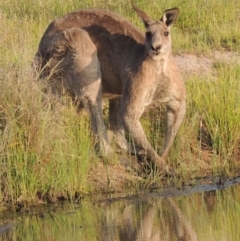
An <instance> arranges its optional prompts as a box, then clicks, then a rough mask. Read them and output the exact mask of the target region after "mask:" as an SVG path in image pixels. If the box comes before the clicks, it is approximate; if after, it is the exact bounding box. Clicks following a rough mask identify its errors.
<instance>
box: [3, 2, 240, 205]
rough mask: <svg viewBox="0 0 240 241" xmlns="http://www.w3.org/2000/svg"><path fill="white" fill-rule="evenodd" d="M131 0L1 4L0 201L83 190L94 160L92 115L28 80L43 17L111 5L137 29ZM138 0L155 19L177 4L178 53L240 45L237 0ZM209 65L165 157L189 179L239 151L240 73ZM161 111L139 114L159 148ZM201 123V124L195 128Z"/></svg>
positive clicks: (191, 87) (192, 82)
mask: <svg viewBox="0 0 240 241" xmlns="http://www.w3.org/2000/svg"><path fill="white" fill-rule="evenodd" d="M130 2H131V1H115V2H114V3H113V2H112V1H90V0H89V1H75V0H73V1H70V2H69V1H67V2H64V4H63V3H59V1H57V0H50V1H47V2H46V1H45V2H43V1H40V0H37V1H34V3H33V2H32V1H26V0H21V1H17V2H16V1H13V0H6V1H4V2H3V3H1V14H0V15H1V17H0V19H1V26H2V27H1V29H0V33H1V40H0V43H1V44H0V56H1V57H0V157H1V163H0V181H1V183H2V186H1V189H0V199H1V200H2V199H3V200H5V201H7V200H9V199H11V200H14V201H17V200H18V201H21V200H27V201H29V202H30V201H32V200H34V198H35V195H36V192H37V191H39V195H40V196H41V195H42V194H46V193H48V196H49V199H50V200H52V199H54V193H55V194H56V193H58V194H59V195H60V196H61V195H63V196H67V195H72V194H74V193H76V192H83V193H84V192H87V191H88V188H89V187H88V183H87V181H86V180H87V174H88V170H89V168H90V167H91V163H92V162H93V161H92V160H93V159H94V157H95V155H94V154H93V153H94V152H93V151H92V150H93V143H92V140H91V138H90V131H89V120H88V118H87V117H85V116H79V115H77V114H76V112H75V108H74V107H73V106H72V104H71V101H69V100H68V99H66V100H61V101H59V100H54V99H53V98H51V97H49V96H47V95H45V94H43V93H42V92H41V89H42V87H43V86H41V85H42V84H40V83H36V82H35V81H34V79H33V77H32V75H31V73H30V72H31V71H30V65H31V61H32V59H33V56H34V54H35V52H36V50H37V45H38V42H39V39H40V37H41V36H42V34H43V32H44V30H45V29H46V27H47V25H48V24H49V22H50V21H51V20H52V19H54V18H55V17H57V16H60V15H63V14H65V13H66V12H69V11H72V10H75V9H78V8H85V7H102V8H107V9H110V10H114V11H116V12H119V13H120V14H123V15H124V16H126V17H128V18H129V19H131V21H133V22H134V23H135V24H137V25H138V26H139V27H140V28H141V29H143V26H142V22H141V21H140V20H139V18H138V17H137V15H136V14H135V13H134V12H133V11H132V9H131V3H130ZM135 2H136V4H137V5H139V7H141V8H143V9H145V10H146V11H147V12H149V13H151V15H153V16H154V18H159V17H160V15H161V13H162V11H163V9H166V8H170V7H174V6H178V7H179V8H180V10H181V14H180V17H179V20H178V21H177V23H176V25H175V26H174V27H173V33H174V34H173V45H174V49H175V50H176V51H190V52H191V51H192V52H202V51H206V52H207V51H209V50H210V49H213V48H214V49H221V48H226V49H227V50H237V49H238V48H239V46H240V45H239V41H240V36H239V33H240V32H239V31H238V30H237V26H239V21H240V18H239V8H238V6H236V4H238V3H236V1H234V0H229V1H226V3H225V2H224V1H221V3H220V2H219V1H217V0H213V1H209V2H208V3H207V5H205V4H206V1H188V2H186V1H184V2H182V3H179V1H176V0H169V1H163V2H162V3H161V4H160V5H159V3H157V2H155V1H153V2H151V4H149V2H147V1H135ZM206 9H207V10H208V11H206ZM209 14H210V15H209ZM233 23H234V24H233ZM216 69H217V71H218V76H217V79H216V80H214V81H207V82H206V81H203V80H201V79H197V78H190V79H189V80H188V81H187V83H186V85H187V90H188V94H187V95H188V97H187V98H188V103H187V104H188V111H187V115H186V118H185V121H184V123H183V126H182V127H181V130H180V132H179V134H178V137H177V140H176V142H175V144H174V147H173V148H172V151H171V156H170V158H169V160H170V162H171V163H173V165H174V166H175V167H176V168H177V169H178V170H179V171H180V172H181V173H183V177H184V175H186V176H189V170H190V171H191V173H192V175H196V174H198V175H200V174H201V173H204V172H205V170H206V168H208V169H209V167H210V168H212V169H213V170H216V172H218V171H219V169H222V168H225V170H227V171H229V170H230V169H229V167H231V166H232V164H233V161H234V159H235V156H236V154H239V147H238V146H239V140H240V136H239V135H240V134H239V129H240V128H239V125H240V124H239V123H240V122H239V119H240V113H239V109H240V108H239V106H240V103H239V98H238V96H239V88H240V87H239V84H238V83H239V81H238V76H239V72H240V70H239V67H237V66H234V65H233V66H229V65H224V64H217V65H216ZM59 102H62V103H64V102H67V103H66V105H64V106H68V107H67V108H65V107H63V106H62V105H60V104H59ZM160 112H161V111H158V113H159V114H156V112H155V113H154V112H153V113H152V112H151V113H150V114H149V115H146V117H145V118H144V119H143V120H142V122H143V125H144V128H145V130H146V133H147V135H148V138H149V140H150V141H151V143H152V144H153V146H154V148H155V149H156V150H157V151H158V152H160V150H161V146H162V143H163V125H162V123H163V122H160V119H162V114H161V113H160ZM149 119H150V121H149ZM156 120H157V121H156ZM159 123H160V124H159ZM200 124H203V126H204V128H199V125H200ZM199 130H200V133H203V134H204V135H201V134H199ZM203 148H204V150H207V152H206V151H205V152H203ZM206 155H207V156H206ZM95 158H96V157H95ZM203 159H204V160H205V159H206V160H207V163H206V162H203V161H202V160H203ZM179 164H180V165H179Z"/></svg>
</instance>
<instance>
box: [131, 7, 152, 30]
mask: <svg viewBox="0 0 240 241" xmlns="http://www.w3.org/2000/svg"><path fill="white" fill-rule="evenodd" d="M133 9H134V10H135V11H136V12H137V14H138V16H139V17H140V18H141V19H142V21H143V23H144V25H145V27H148V26H149V25H150V24H151V23H153V22H154V21H153V20H152V19H151V18H150V17H149V16H148V15H147V14H146V13H145V12H144V11H142V10H141V9H139V8H138V7H137V6H136V5H133Z"/></svg>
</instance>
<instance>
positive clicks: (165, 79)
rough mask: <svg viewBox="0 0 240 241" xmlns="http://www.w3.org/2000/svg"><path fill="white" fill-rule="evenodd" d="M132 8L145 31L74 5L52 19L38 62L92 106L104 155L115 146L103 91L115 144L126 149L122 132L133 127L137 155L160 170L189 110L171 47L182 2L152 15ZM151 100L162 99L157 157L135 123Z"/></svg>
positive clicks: (93, 122) (113, 16)
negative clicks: (160, 145)
mask: <svg viewBox="0 0 240 241" xmlns="http://www.w3.org/2000/svg"><path fill="white" fill-rule="evenodd" d="M133 9H134V10H135V11H136V13H137V14H138V16H139V17H140V18H141V19H142V21H143V23H144V26H145V28H146V33H145V36H144V34H143V33H142V32H141V31H140V30H139V29H138V28H137V27H136V26H134V25H133V24H132V23H131V22H129V21H128V20H127V19H125V18H124V17H122V16H120V15H118V14H116V13H113V12H110V11H105V10H99V9H85V10H78V11H75V12H72V13H69V14H67V15H65V16H63V17H60V18H58V19H55V20H54V21H53V22H51V23H50V25H49V26H48V28H47V29H46V31H45V33H44V34H43V36H42V38H41V40H40V43H39V47H38V51H37V53H36V56H35V63H36V66H38V69H39V71H41V72H47V69H50V72H51V73H52V72H54V74H55V79H57V80H58V81H59V80H60V81H59V82H60V83H61V84H62V85H63V87H65V88H66V89H67V90H68V91H70V92H71V93H72V94H74V95H75V96H76V98H78V99H80V100H81V101H82V102H83V105H84V106H85V107H86V108H87V109H88V110H89V113H90V120H91V127H92V131H93V132H94V133H95V134H96V136H97V137H98V138H99V143H100V151H101V153H102V154H103V155H105V156H108V155H110V154H111V153H112V152H113V151H112V148H111V146H110V141H109V139H108V136H107V131H106V127H105V125H104V122H103V115H102V98H107V99H108V100H109V129H110V131H111V133H112V136H113V139H114V141H115V143H116V145H117V146H118V147H119V148H120V149H122V150H124V151H131V150H129V144H128V143H127V141H126V139H125V132H128V133H130V135H131V138H132V140H133V143H134V146H135V151H136V152H137V154H140V155H144V156H145V157H146V159H147V160H149V162H150V163H151V164H153V165H155V166H156V167H157V168H159V169H163V168H165V167H166V159H167V156H168V154H169V150H170V147H171V146H172V144H173V141H174V138H175V135H176V133H177V131H178V129H179V127H180V125H181V123H182V120H183V117H184V114H185V110H186V103H185V87H184V82H183V80H182V77H181V73H180V70H179V68H178V66H177V64H176V62H175V60H174V57H173V54H172V41H171V34H170V26H171V25H172V24H173V23H174V22H175V21H176V19H177V17H178V14H179V9H178V8H172V9H168V10H166V11H164V13H163V16H162V17H161V18H160V20H157V21H155V20H153V19H152V18H151V17H150V16H148V14H147V13H145V12H144V11H142V10H140V9H139V8H138V7H137V6H133ZM53 69H54V71H53ZM54 74H53V75H54ZM152 101H157V102H162V103H165V104H166V136H165V143H164V146H163V150H162V153H161V155H160V156H159V155H158V154H157V152H156V151H155V150H154V149H153V147H152V146H151V145H150V143H149V142H148V140H147V138H146V135H145V133H144V130H143V128H142V126H141V123H140V117H141V116H142V114H143V112H144V109H145V107H146V106H148V105H149V104H150V103H151V102H152Z"/></svg>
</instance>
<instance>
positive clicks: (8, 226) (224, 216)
mask: <svg viewBox="0 0 240 241" xmlns="http://www.w3.org/2000/svg"><path fill="white" fill-rule="evenodd" d="M239 230H240V186H239V185H235V186H231V187H228V188H226V189H223V190H210V191H207V192H201V193H195V194H191V195H188V196H187V195H185V196H184V195H182V196H176V197H173V196H168V197H163V196H161V195H159V194H151V195H150V196H147V195H145V196H144V197H143V198H134V199H131V200H121V201H114V202H112V201H111V202H101V203H97V204H92V203H90V202H86V201H85V202H83V203H81V206H79V207H75V208H74V209H73V208H72V209H69V207H68V208H66V207H63V208H61V209H60V208H56V207H51V209H50V210H48V211H47V212H46V209H42V210H40V209H39V210H38V211H37V212H36V213H35V214H31V215H29V214H28V215H23V216H21V217H20V216H18V217H12V218H10V217H9V215H7V216H6V214H5V216H4V217H3V218H2V221H1V223H0V240H2V241H9V240H25V241H28V240H29V241H30V240H31V241H32V240H34V241H35V240H36V241H37V240H39V241H44V240H47V241H63V240H86V241H150V240H151V241H175V240H178V241H180V240H181V241H196V240H202V241H206V240H211V241H221V240H224V241H226V240H228V241H238V240H239V232H238V231H239Z"/></svg>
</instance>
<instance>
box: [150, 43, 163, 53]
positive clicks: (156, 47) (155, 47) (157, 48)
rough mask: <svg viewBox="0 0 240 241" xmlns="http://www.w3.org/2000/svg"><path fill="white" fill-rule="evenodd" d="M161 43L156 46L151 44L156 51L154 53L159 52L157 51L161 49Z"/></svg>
mask: <svg viewBox="0 0 240 241" xmlns="http://www.w3.org/2000/svg"><path fill="white" fill-rule="evenodd" d="M161 47H162V46H161V44H159V45H157V46H154V45H151V49H152V50H153V51H155V52H156V54H159V52H160V50H161Z"/></svg>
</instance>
